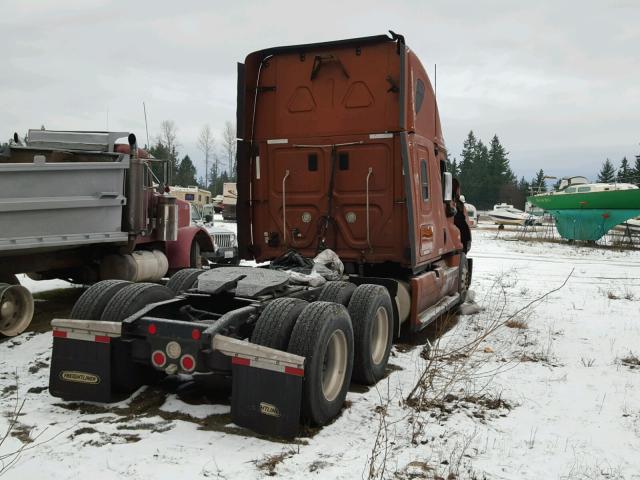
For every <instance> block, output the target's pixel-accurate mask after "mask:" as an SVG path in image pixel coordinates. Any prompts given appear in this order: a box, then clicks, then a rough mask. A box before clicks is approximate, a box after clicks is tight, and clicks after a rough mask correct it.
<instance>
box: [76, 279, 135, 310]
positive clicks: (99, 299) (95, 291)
mask: <svg viewBox="0 0 640 480" xmlns="http://www.w3.org/2000/svg"><path fill="white" fill-rule="evenodd" d="M127 285H131V282H128V281H126V280H103V281H101V282H98V283H96V284H94V285H92V286H90V287H89V288H88V289H87V290H85V292H84V293H83V294H82V295H80V298H79V299H78V300H77V301H76V303H75V304H74V305H73V308H72V309H71V315H70V317H71V318H73V319H75V320H100V317H101V316H102V312H103V311H104V308H105V307H106V306H107V303H109V300H111V297H113V296H114V295H115V294H116V293H117V292H119V291H120V290H122V289H123V288H124V287H126V286H127Z"/></svg>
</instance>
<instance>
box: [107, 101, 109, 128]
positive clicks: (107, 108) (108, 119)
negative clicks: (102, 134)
mask: <svg viewBox="0 0 640 480" xmlns="http://www.w3.org/2000/svg"><path fill="white" fill-rule="evenodd" d="M108 131H109V107H107V132H108Z"/></svg>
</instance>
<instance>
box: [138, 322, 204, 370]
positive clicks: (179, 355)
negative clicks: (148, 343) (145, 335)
mask: <svg viewBox="0 0 640 480" xmlns="http://www.w3.org/2000/svg"><path fill="white" fill-rule="evenodd" d="M147 331H148V332H149V334H150V335H155V334H156V333H157V332H158V329H157V327H156V325H155V324H153V323H151V324H149V326H148V327H147ZM201 336H202V332H201V331H200V330H199V329H197V328H194V329H193V331H192V332H191V338H192V339H193V340H196V341H197V340H199V339H200V338H201ZM176 363H178V364H179V365H180V369H181V370H182V371H183V372H186V373H191V372H193V371H194V370H195V369H196V366H197V364H196V359H195V357H194V356H193V355H191V354H189V353H183V347H182V345H180V343H178V342H177V341H175V340H171V341H170V342H168V343H167V344H166V345H165V347H164V349H163V350H154V351H153V352H152V353H151V364H152V365H153V366H154V367H156V368H158V369H163V370H165V371H166V372H167V373H168V374H172V373H176V371H177V366H178V365H176Z"/></svg>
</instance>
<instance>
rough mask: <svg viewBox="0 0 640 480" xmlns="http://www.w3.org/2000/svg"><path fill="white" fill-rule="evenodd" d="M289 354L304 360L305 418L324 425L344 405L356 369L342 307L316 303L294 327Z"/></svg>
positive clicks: (351, 329) (303, 416) (307, 309)
mask: <svg viewBox="0 0 640 480" xmlns="http://www.w3.org/2000/svg"><path fill="white" fill-rule="evenodd" d="M288 351H289V352H290V353H295V354H296V355H301V356H303V357H305V364H304V383H303V389H302V419H303V421H307V422H310V423H312V424H314V425H318V426H321V425H324V424H326V423H327V422H329V420H331V419H332V418H333V417H335V416H336V415H337V414H338V413H339V412H340V409H341V408H342V405H343V404H344V400H345V397H346V396H347V390H348V389H349V383H350V382H351V369H352V367H353V328H352V327H351V321H350V319H349V313H348V312H347V309H346V308H345V307H344V306H343V305H339V304H337V303H330V302H313V303H310V304H309V305H307V306H306V307H305V309H304V310H303V311H302V313H301V314H300V317H298V321H297V322H296V324H295V326H294V327H293V332H292V333H291V339H290V340H289V347H288Z"/></svg>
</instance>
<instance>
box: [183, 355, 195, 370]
mask: <svg viewBox="0 0 640 480" xmlns="http://www.w3.org/2000/svg"><path fill="white" fill-rule="evenodd" d="M180 366H181V367H182V369H183V370H184V371H185V372H192V371H193V370H195V368H196V359H195V358H193V357H192V356H191V355H183V356H182V358H181V359H180Z"/></svg>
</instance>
